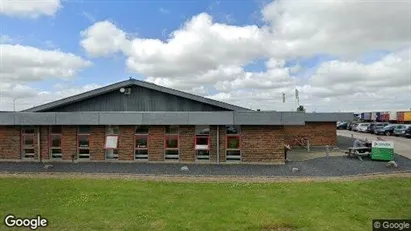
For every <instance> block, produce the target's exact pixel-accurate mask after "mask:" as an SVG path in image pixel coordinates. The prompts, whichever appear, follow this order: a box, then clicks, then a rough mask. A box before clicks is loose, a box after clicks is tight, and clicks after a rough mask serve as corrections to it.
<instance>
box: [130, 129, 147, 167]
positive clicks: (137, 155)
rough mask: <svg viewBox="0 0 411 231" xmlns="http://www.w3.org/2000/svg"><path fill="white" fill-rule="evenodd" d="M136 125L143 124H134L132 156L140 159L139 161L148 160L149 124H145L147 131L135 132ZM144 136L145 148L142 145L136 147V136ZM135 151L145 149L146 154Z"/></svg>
mask: <svg viewBox="0 0 411 231" xmlns="http://www.w3.org/2000/svg"><path fill="white" fill-rule="evenodd" d="M138 126H145V125H136V126H134V141H133V147H134V149H133V156H134V160H140V161H146V160H148V150H149V146H150V135H149V133H150V126H147V133H137V127H138ZM141 137H143V138H145V139H146V142H147V145H146V147H145V148H143V147H137V138H141ZM137 151H147V154H136V152H137Z"/></svg>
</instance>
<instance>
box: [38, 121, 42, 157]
mask: <svg viewBox="0 0 411 231" xmlns="http://www.w3.org/2000/svg"><path fill="white" fill-rule="evenodd" d="M37 130H38V131H37V150H39V153H38V155H39V161H40V163H41V162H42V159H41V144H40V130H41V129H40V126H38V127H37Z"/></svg>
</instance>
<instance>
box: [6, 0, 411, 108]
mask: <svg viewBox="0 0 411 231" xmlns="http://www.w3.org/2000/svg"><path fill="white" fill-rule="evenodd" d="M410 57H411V0H400V1H365V0H363V1H355V0H349V1H346V0H329V1H325V0H322V1H319V0H318V1H316V0H309V1H308V0H275V1H268V0H237V1H234V0H226V1H209V0H202V1H194V0H191V1H190V0H179V1H148V0H147V1H142V0H120V1H114V0H77V1H72V0H0V111H5V110H14V109H15V110H23V109H26V108H30V107H33V106H37V105H41V104H44V103H47V102H51V101H54V100H57V99H61V98H64V97H68V96H71V95H75V94H79V93H82V92H85V91H89V90H92V89H95V88H99V87H103V86H105V85H108V84H111V83H115V82H118V81H123V80H126V79H129V78H130V77H132V78H135V79H140V80H144V81H149V82H152V83H155V84H158V85H162V86H165V87H170V88H174V89H178V90H182V91H186V92H190V93H193V94H197V95H200V96H204V97H207V98H211V99H215V100H219V101H224V102H227V103H231V104H235V105H238V106H243V107H247V108H251V109H254V110H255V109H261V110H277V111H290V110H295V109H296V108H297V100H296V98H295V89H297V90H298V91H299V104H300V105H303V106H304V107H305V108H306V110H307V111H315V112H331V111H333V112H340V111H350V112H363V111H391V110H406V109H408V110H409V109H411V60H410ZM283 93H285V96H286V97H285V102H283V99H282V97H283Z"/></svg>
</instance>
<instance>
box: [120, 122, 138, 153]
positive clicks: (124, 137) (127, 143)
mask: <svg viewBox="0 0 411 231" xmlns="http://www.w3.org/2000/svg"><path fill="white" fill-rule="evenodd" d="M118 159H119V160H134V126H120V137H119V142H118Z"/></svg>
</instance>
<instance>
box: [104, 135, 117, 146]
mask: <svg viewBox="0 0 411 231" xmlns="http://www.w3.org/2000/svg"><path fill="white" fill-rule="evenodd" d="M117 144H118V136H106V145H105V146H104V148H105V149H116V148H117Z"/></svg>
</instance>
